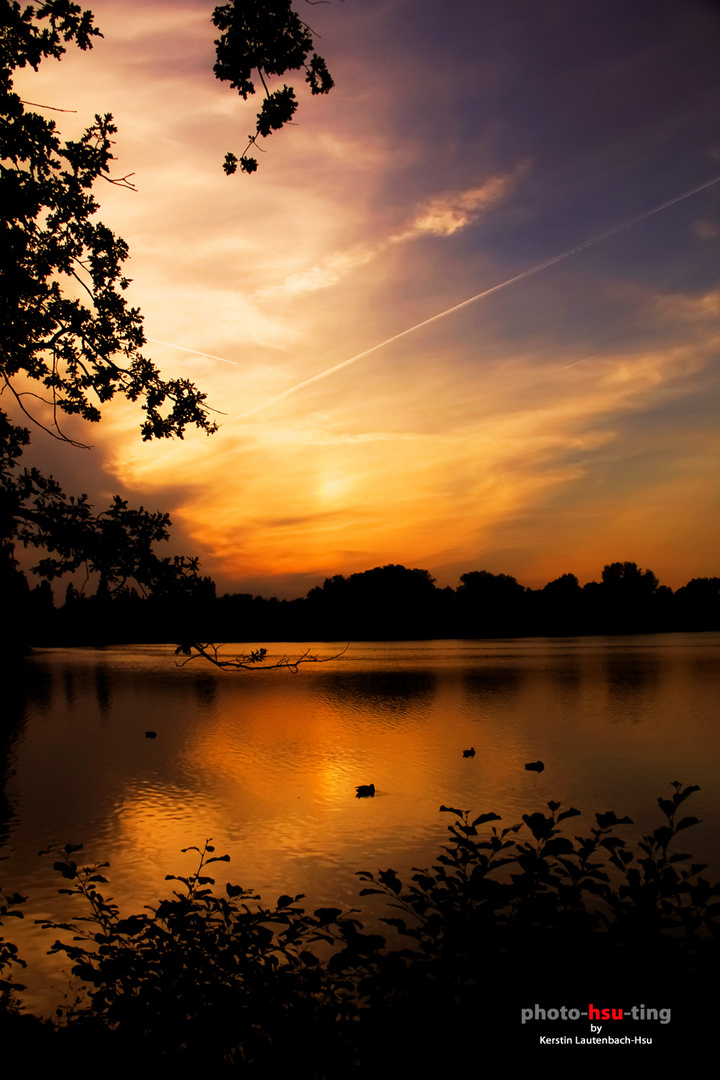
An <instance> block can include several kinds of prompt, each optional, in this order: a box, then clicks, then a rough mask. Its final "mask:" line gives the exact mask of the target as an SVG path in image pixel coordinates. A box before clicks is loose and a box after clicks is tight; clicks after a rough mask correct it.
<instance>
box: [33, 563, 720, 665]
mask: <svg viewBox="0 0 720 1080" xmlns="http://www.w3.org/2000/svg"><path fill="white" fill-rule="evenodd" d="M17 589H18V591H19V593H20V592H21V593H22V604H21V605H19V606H20V607H21V610H22V611H23V612H24V622H25V625H24V628H23V631H22V633H21V637H23V638H24V640H26V641H28V642H30V643H31V644H34V645H105V644H120V643H132V644H135V643H152V642H156V643H162V642H167V641H171V640H172V641H180V640H185V641H215V642H217V641H248V640H250V641H253V642H271V641H350V640H354V641H368V640H370V641H372V640H421V639H434V638H481V637H514V636H529V635H532V636H535V635H541V636H552V635H578V634H634V633H662V632H668V631H697V630H718V629H720V577H713V578H694V579H693V580H692V581H689V582H688V583H687V584H686V585H684V586H683V587H682V588H680V589H677V590H675V591H674V592H673V590H672V589H670V588H669V587H668V586H666V585H661V584H660V583H659V581H658V579H657V577H656V576H655V574H654V573H653V572H652V571H651V570H642V569H640V568H639V567H638V566H637V564H636V563H633V562H622V563H620V562H616V563H610V564H608V565H606V566H605V567H604V568H603V571H602V575H601V579H600V581H591V582H588V583H587V584H585V585H583V586H581V585H580V583H579V581H578V579H577V577H575V575H574V574H563V575H562V576H561V577H559V578H557V579H555V580H554V581H551V582H548V584H547V585H545V586H544V588H541V589H531V588H527V587H525V586H523V585H521V584H520V583H519V582H518V581H517V580H516V579H515V578H514V577H511V576H510V575H508V574H492V573H490V572H489V571H487V570H475V571H471V572H469V573H467V574H463V575H462V576H461V578H460V584H459V585H458V587H457V588H456V589H453V588H450V587H447V588H438V587H437V585H436V584H435V580H434V578H433V577H432V576H431V574H430V573H429V571H427V570H420V569H412V570H411V569H407V568H406V567H404V566H396V565H390V566H383V567H375V568H374V569H373V570H366V571H365V572H364V573H359V574H351V575H350V576H349V577H344V576H343V575H342V574H337V575H335V576H334V577H332V578H327V579H326V580H325V581H324V583H323V584H322V585H321V586H317V587H315V588H313V589H311V590H310V591H309V593H308V594H307V596H305V597H303V598H300V599H296V600H278V599H277V598H276V597H271V598H269V599H266V598H264V597H261V596H252V595H250V594H249V593H240V594H225V595H224V596H217V593H216V589H215V584H214V582H213V581H212V580H211V579H210V578H208V577H204V578H201V577H199V576H196V577H191V578H183V579H182V581H180V582H179V583H178V584H177V586H176V587H175V588H170V587H165V588H163V589H161V590H158V591H156V592H154V593H151V594H150V595H149V596H142V595H140V594H139V593H138V592H137V591H135V590H133V589H127V590H122V591H120V592H119V593H115V594H111V593H110V592H109V590H108V589H107V588H105V587H101V588H98V590H97V591H96V593H95V594H94V595H85V594H84V593H81V592H79V591H78V590H77V589H76V588H75V586H73V585H70V586H68V588H67V591H66V593H65V599H64V603H63V604H62V605H59V606H56V604H55V602H54V599H53V594H52V590H51V588H50V585H49V584H48V583H47V582H45V583H43V584H42V585H39V586H36V587H35V588H33V589H31V588H30V587H29V586H28V584H27V583H26V582H25V581H24V579H23V580H20V577H19V575H18V583H17Z"/></svg>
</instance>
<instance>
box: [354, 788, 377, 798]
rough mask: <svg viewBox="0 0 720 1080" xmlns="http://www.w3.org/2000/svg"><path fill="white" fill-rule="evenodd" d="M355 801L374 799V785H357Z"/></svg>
mask: <svg viewBox="0 0 720 1080" xmlns="http://www.w3.org/2000/svg"><path fill="white" fill-rule="evenodd" d="M355 791H356V795H355V798H356V799H373V798H374V797H375V785H374V784H358V786H357V787H356V788H355Z"/></svg>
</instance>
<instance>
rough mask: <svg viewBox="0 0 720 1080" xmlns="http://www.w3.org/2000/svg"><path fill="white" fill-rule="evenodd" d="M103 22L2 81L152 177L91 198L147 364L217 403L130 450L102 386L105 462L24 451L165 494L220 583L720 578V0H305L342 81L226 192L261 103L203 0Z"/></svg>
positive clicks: (132, 411) (124, 489)
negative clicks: (226, 76)
mask: <svg viewBox="0 0 720 1080" xmlns="http://www.w3.org/2000/svg"><path fill="white" fill-rule="evenodd" d="M91 6H92V10H93V11H94V12H95V16H96V23H97V25H98V26H99V28H100V29H101V31H102V32H103V34H104V39H103V40H98V42H97V44H96V46H95V48H94V49H93V51H92V52H89V53H82V52H79V51H77V50H74V51H70V52H68V54H67V56H66V57H65V58H64V59H63V60H62V61H61V62H60V63H56V62H54V61H49V60H48V61H45V63H44V65H43V66H42V67H41V69H40V72H39V74H38V75H33V74H32V73H21V75H20V76H19V78H18V80H17V86H18V89H19V90H20V92H21V93H22V95H23V96H24V97H25V98H27V99H28V100H30V101H33V102H40V103H43V104H47V105H53V106H56V107H61V108H63V109H72V110H76V113H75V114H67V115H62V114H46V115H56V118H57V122H58V125H59V127H60V130H61V131H62V133H63V134H65V135H67V136H74V135H76V134H77V133H78V132H79V131H80V130H82V129H83V128H84V127H85V126H87V124H89V123H90V122H91V120H92V117H93V115H94V114H95V113H96V112H99V113H104V112H111V113H113V115H114V117H115V119H116V122H117V124H118V127H119V134H118V137H117V144H116V156H117V158H118V161H117V170H116V172H117V175H118V176H120V175H124V174H126V173H134V176H133V181H134V182H135V183H136V185H137V189H138V190H137V192H136V193H133V192H128V191H126V190H123V189H121V188H118V187H113V186H112V185H109V184H106V185H103V186H102V188H99V189H98V191H97V196H98V199H99V201H100V203H101V207H102V210H101V214H100V215H99V216H100V217H101V219H102V220H103V221H105V222H106V224H108V225H109V226H110V227H111V228H112V229H113V230H114V231H115V232H117V233H118V234H119V235H121V236H122V237H124V238H125V240H126V241H127V242H128V244H129V247H130V253H131V260H130V262H129V264H128V267H129V268H128V273H129V276H130V277H132V279H133V285H132V292H131V302H132V303H133V304H134V305H137V306H139V307H141V308H142V311H143V313H144V316H145V331H146V334H147V336H148V338H149V339H150V340H149V342H148V347H147V349H146V353H147V355H149V356H151V357H152V358H153V359H154V360H155V362H156V363H157V364H158V365H159V366H160V368H161V370H162V371H163V373H164V374H165V375H167V376H178V377H184V378H189V379H192V380H193V381H194V382H196V383H197V384H198V385H199V386H200V387H201V388H202V389H204V390H205V391H206V392H207V394H208V400H209V403H210V405H211V406H213V407H214V408H216V409H218V410H220V411H221V414H222V415H219V416H218V420H219V422H220V424H221V428H220V431H219V432H218V434H216V435H215V436H213V437H212V438H207V437H206V436H205V435H202V434H200V433H198V434H195V433H193V434H192V435H190V436H188V437H187V438H186V439H185V440H184V441H177V442H165V443H156V444H147V443H142V442H141V440H140V436H139V431H138V427H139V422H140V414H139V411H138V410H137V409H136V407H135V406H131V405H128V404H127V403H117V404H113V406H112V407H110V408H108V409H107V410H106V412H105V416H104V420H103V422H102V423H101V424H100V425H98V426H96V427H94V428H93V429H92V430H91V431H88V430H87V429H86V430H85V431H84V432H82V433H80V432H79V429H78V433H80V434H81V436H82V438H84V439H85V440H86V441H89V442H92V444H93V450H92V452H87V451H81V450H77V449H74V448H71V447H58V445H57V444H55V443H51V440H50V439H49V438H46V437H44V436H42V435H41V434H40V435H38V436H37V437H36V438H35V439H34V450H33V453H34V454H35V458H36V460H37V459H38V458H39V459H40V461H41V463H42V464H44V465H45V467H46V468H50V466H49V464H48V463H49V461H50V459H51V458H52V470H53V471H54V472H55V473H56V475H58V476H59V477H60V478H61V479H62V480H63V482H64V483H65V484H66V486H67V488H68V489H69V490H83V491H88V492H89V493H90V494H91V495H92V497H93V498H94V499H95V501H96V502H97V503H98V504H100V503H102V502H105V501H106V500H107V499H108V498H109V497H110V496H111V495H112V494H114V493H116V492H119V493H122V494H123V495H124V496H126V497H127V498H128V499H130V500H131V501H132V502H134V503H143V504H144V505H145V506H146V507H148V508H152V509H155V508H162V509H165V510H167V511H169V512H170V514H171V517H172V519H173V522H174V525H175V529H174V536H173V550H176V551H185V552H187V553H189V554H197V555H199V556H200V557H201V560H202V567H203V571H204V572H205V573H209V574H211V575H212V576H213V577H214V578H215V579H216V581H217V583H218V588H219V591H227V590H230V591H249V592H254V593H262V594H263V595H277V596H280V597H290V596H297V595H303V594H304V593H306V592H307V590H308V589H309V588H310V587H311V586H313V585H316V584H320V583H321V582H322V580H323V579H324V578H325V577H327V576H331V575H333V574H339V573H341V574H346V575H347V574H350V573H353V572H356V571H361V570H365V569H368V568H370V567H373V566H377V565H383V564H386V563H391V562H394V563H403V564H404V565H406V566H409V567H423V568H427V569H428V570H429V571H430V572H431V573H432V574H433V575H434V576H435V577H436V578H437V580H438V583H439V584H441V585H453V586H454V585H456V584H457V583H458V578H459V575H460V574H462V573H464V572H466V571H469V570H478V569H486V570H490V571H492V572H494V573H500V572H502V573H508V574H512V575H514V576H515V577H517V578H518V580H519V581H520V582H521V583H522V584H524V585H530V586H533V587H539V586H542V585H544V584H545V583H546V582H547V581H549V580H551V579H552V578H554V577H557V576H559V575H560V574H562V573H565V572H572V573H575V574H576V575H577V576H578V577H579V579H580V581H581V583H582V582H585V581H588V580H592V579H599V575H600V572H601V570H602V566H603V564H604V563H606V562H610V561H615V560H632V561H635V562H637V563H638V564H640V565H641V566H643V567H649V568H651V569H652V570H654V571H655V573H656V574H657V575H658V577H659V578H660V580H661V582H663V583H664V584H668V585H671V586H672V587H674V588H676V587H678V586H679V585H682V584H684V583H685V582H686V581H687V580H688V579H689V578H692V577H700V576H715V575H718V574H720V563H719V562H718V557H717V551H718V517H719V515H720V504H719V499H718V490H719V485H718V479H719V476H718V473H719V469H718V462H719V461H720V454H719V453H718V451H719V450H720V426H719V425H718V416H719V404H720V379H719V372H718V343H719V342H720V318H719V316H720V255H719V253H720V182H719V183H716V184H709V182H710V181H712V180H713V179H715V178H718V179H720V64H718V57H719V56H720V4H718V3H717V2H715V0H540V2H539V0H445V2H440V0H345V2H333V3H330V4H326V5H313V6H310V5H307V4H304V3H302V2H300V3H299V5H298V9H299V10H300V9H301V14H302V17H303V18H306V19H307V21H308V22H309V23H310V25H311V26H312V27H313V29H314V30H316V31H317V32H318V33H319V34H320V35H321V38H320V40H319V41H318V49H319V51H320V52H321V53H322V54H323V55H324V56H325V58H326V60H327V63H328V67H329V69H330V71H331V73H332V75H333V77H334V79H335V83H336V87H335V89H334V90H333V91H332V93H331V94H330V95H329V96H328V97H321V98H314V99H311V98H310V96H309V94H306V93H305V92H304V90H301V91H300V93H299V96H300V97H301V103H300V108H299V110H298V113H297V117H296V123H295V124H294V125H293V126H291V127H288V128H286V129H285V130H283V131H282V132H280V133H277V134H274V135H272V136H271V137H270V138H269V139H267V140H266V141H265V143H264V144H263V145H264V149H265V150H266V151H267V152H266V153H263V154H261V155H259V156H260V168H259V171H258V172H257V173H256V174H255V175H253V176H244V175H240V174H238V175H237V176H234V177H230V178H228V177H226V176H225V174H224V173H223V171H222V167H221V166H222V160H223V158H224V155H225V153H226V152H227V151H228V150H233V151H234V152H236V153H237V154H240V153H241V152H242V151H243V150H244V148H245V144H246V141H247V140H246V136H247V134H248V132H250V131H251V130H252V129H253V128H254V116H255V113H256V111H257V108H258V107H259V100H257V99H256V100H255V101H253V100H252V99H251V100H250V101H249V102H247V103H244V102H243V101H242V100H241V99H239V98H238V97H237V96H236V94H235V93H234V92H233V91H232V90H231V89H230V88H229V86H228V85H227V84H221V83H219V82H217V81H216V80H215V79H214V77H213V74H212V65H213V62H214V50H213V38H214V36H216V31H214V28H213V27H212V25H211V22H210V16H211V13H212V8H213V4H212V3H210V2H208V0H152V2H151V3H148V2H147V0H96V2H95V3H93V4H92V5H91ZM284 81H288V82H291V81H292V80H290V78H289V77H288V78H287V79H286V80H284ZM293 85H295V86H296V88H298V87H299V86H302V83H301V80H300V79H299V78H298V79H296V80H295V81H293ZM701 185H708V186H706V187H704V188H703V190H700V191H697V192H696V193H695V194H692V195H689V196H688V197H687V198H682V199H679V201H677V202H674V203H672V204H671V205H668V206H666V207H664V209H661V210H658V212H657V213H653V214H648V215H647V216H645V217H643V218H642V219H641V220H635V219H638V218H640V217H641V215H645V214H646V213H647V212H648V211H651V210H653V209H654V208H655V207H660V206H662V205H663V204H665V203H667V202H668V201H670V200H674V199H676V198H677V197H679V196H683V195H685V194H686V193H688V192H690V191H692V190H693V189H695V188H698V187H700V186H701ZM626 222H634V223H633V224H630V225H629V226H628V227H627V228H621V229H618V231H615V232H613V233H612V235H610V236H607V237H605V238H604V239H600V240H599V241H598V242H597V243H593V244H591V245H590V246H588V247H587V248H584V249H582V250H578V251H574V252H573V249H575V248H577V247H579V246H580V245H583V244H584V243H585V242H586V241H588V240H592V239H594V238H596V237H600V236H602V235H603V234H604V233H607V232H611V231H612V230H615V228H616V227H617V226H621V225H623V224H624V223H626ZM564 252H572V253H571V254H568V256H567V257H566V258H562V259H558V260H556V261H554V262H552V263H551V264H550V265H547V266H544V267H543V264H544V263H546V262H547V261H548V260H553V259H554V257H556V256H558V255H561V254H563V253H564ZM535 267H538V269H537V272H534V273H531V274H528V275H527V276H525V277H522V279H521V280H518V281H515V282H512V281H511V279H513V278H515V277H516V276H518V275H522V274H524V272H525V271H528V270H531V269H533V268H535ZM506 282H510V284H507V286H506V287H504V288H502V289H498V290H496V291H492V292H490V293H489V294H488V295H487V296H485V297H484V298H480V299H478V300H477V301H476V302H474V303H472V304H468V305H466V306H464V307H462V308H460V309H459V310H457V311H455V312H451V313H450V314H449V315H447V316H446V317H445V318H442V319H440V320H437V321H435V322H432V323H429V324H427V325H425V326H421V327H420V328H419V329H417V330H415V331H414V332H413V333H408V334H404V336H402V337H399V338H398V339H397V340H395V341H390V343H389V344H386V345H384V346H383V347H381V348H377V349H375V348H374V347H375V346H378V345H380V344H381V343H383V342H386V341H388V339H391V338H394V337H395V336H396V335H400V334H403V332H404V331H406V330H409V329H410V328H412V327H414V326H416V325H418V324H420V323H424V322H425V321H426V320H429V319H431V317H432V316H435V315H438V314H440V313H442V312H444V311H446V310H447V309H450V308H453V307H455V306H456V305H458V304H461V303H462V302H463V301H465V300H468V299H469V298H471V297H474V296H478V295H479V294H481V293H483V292H485V291H486V290H492V289H493V287H495V286H498V285H504V283H506ZM366 350H374V351H371V352H369V353H368V355H366V356H361V357H360V358H359V359H358V360H357V361H356V362H354V363H352V364H348V365H346V366H345V367H342V368H341V369H340V370H337V371H335V372H332V373H330V374H328V375H327V377H325V378H321V379H315V377H316V376H318V375H320V374H322V373H324V372H326V371H328V369H331V368H333V367H335V366H336V365H338V364H342V363H343V361H346V360H349V359H351V358H353V357H356V356H358V355H359V354H362V353H364V352H365V351H366ZM202 354H210V355H202ZM313 379H315V381H312V382H308V385H305V386H301V387H299V388H298V389H297V390H296V391H295V392H293V393H292V394H289V395H287V396H284V397H280V395H283V394H284V393H285V392H286V391H288V390H290V389H292V388H295V387H298V386H299V384H301V383H305V382H307V381H309V380H313ZM277 398H280V399H279V400H275V399H277Z"/></svg>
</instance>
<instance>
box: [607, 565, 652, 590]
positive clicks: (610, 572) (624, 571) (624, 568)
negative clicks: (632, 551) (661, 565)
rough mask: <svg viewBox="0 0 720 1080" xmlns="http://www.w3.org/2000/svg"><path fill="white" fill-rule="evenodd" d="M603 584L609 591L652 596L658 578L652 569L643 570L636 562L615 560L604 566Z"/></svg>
mask: <svg viewBox="0 0 720 1080" xmlns="http://www.w3.org/2000/svg"><path fill="white" fill-rule="evenodd" d="M602 580H603V585H605V587H606V589H607V590H608V591H612V592H614V593H618V594H622V595H624V596H630V595H631V594H632V595H634V596H636V597H640V596H645V597H647V596H652V594H653V593H654V592H655V590H656V589H657V587H658V579H657V578H656V577H655V574H653V572H652V570H641V569H640V568H639V567H638V565H637V563H634V562H622V563H621V562H614V563H608V565H606V566H604V567H603V572H602Z"/></svg>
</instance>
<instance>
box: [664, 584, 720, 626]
mask: <svg viewBox="0 0 720 1080" xmlns="http://www.w3.org/2000/svg"><path fill="white" fill-rule="evenodd" d="M674 607H675V616H676V619H677V622H678V625H679V628H680V629H681V630H720V577H712V578H693V579H692V580H691V581H688V583H687V585H683V587H682V588H681V589H678V590H677V592H676V593H675V597H674Z"/></svg>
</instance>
